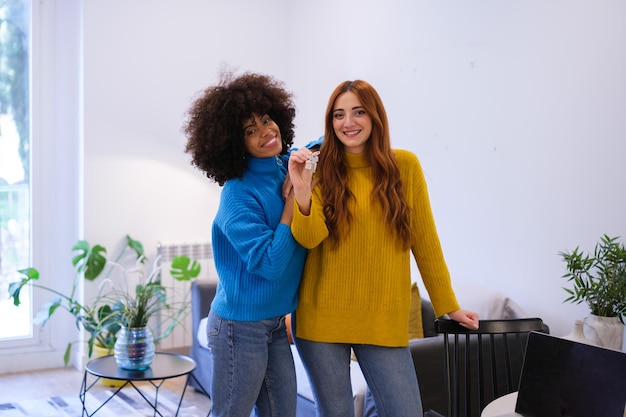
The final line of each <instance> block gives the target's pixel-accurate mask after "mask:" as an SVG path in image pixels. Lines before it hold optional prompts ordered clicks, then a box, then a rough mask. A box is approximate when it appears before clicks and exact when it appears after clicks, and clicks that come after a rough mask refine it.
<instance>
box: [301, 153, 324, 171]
mask: <svg viewBox="0 0 626 417" xmlns="http://www.w3.org/2000/svg"><path fill="white" fill-rule="evenodd" d="M319 154H320V153H319V152H313V153H312V154H311V155H310V156H309V159H308V160H307V161H306V164H305V166H304V167H305V168H306V169H310V170H312V171H313V172H315V170H316V169H317V161H318V160H319Z"/></svg>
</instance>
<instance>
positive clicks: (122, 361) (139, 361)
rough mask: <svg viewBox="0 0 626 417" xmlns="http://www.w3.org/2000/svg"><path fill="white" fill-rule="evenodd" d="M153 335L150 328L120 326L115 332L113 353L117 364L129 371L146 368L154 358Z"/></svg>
mask: <svg viewBox="0 0 626 417" xmlns="http://www.w3.org/2000/svg"><path fill="white" fill-rule="evenodd" d="M154 351H155V345H154V337H153V336H152V332H151V331H150V328H148V327H147V326H146V327H134V328H127V327H122V328H121V330H120V331H119V332H118V334H117V340H116V342H115V348H114V355H115V361H116V362H117V366H119V367H120V368H122V369H126V370H130V371H143V370H144V369H148V368H149V367H150V365H151V364H152V360H153V359H154Z"/></svg>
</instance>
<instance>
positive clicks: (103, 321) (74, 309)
mask: <svg viewBox="0 0 626 417" xmlns="http://www.w3.org/2000/svg"><path fill="white" fill-rule="evenodd" d="M129 250H130V251H131V252H133V253H134V255H133V256H134V258H135V266H134V268H132V269H130V270H125V269H124V267H123V266H122V265H120V264H119V263H118V261H120V260H121V259H122V257H123V256H124V255H125V254H126V252H127V251H129ZM72 252H73V254H74V257H73V259H72V265H73V266H74V268H75V274H74V279H73V281H72V287H71V290H70V292H69V293H67V294H66V293H63V292H61V291H60V290H57V289H55V288H52V287H47V286H44V285H41V284H38V281H37V280H38V279H39V271H38V270H37V269H35V268H32V267H31V268H26V269H23V270H20V271H18V272H19V273H20V274H21V275H22V279H21V280H20V281H18V282H14V283H11V284H10V285H9V295H10V297H11V298H13V304H14V305H15V306H19V305H20V303H21V302H20V292H21V291H22V288H24V287H25V286H27V285H30V286H31V287H33V288H38V289H42V290H44V291H48V292H51V293H53V294H54V295H55V296H56V298H55V299H53V300H52V301H50V302H48V303H46V304H44V305H43V306H42V307H41V309H40V310H39V311H38V312H37V313H36V314H35V317H34V320H33V321H34V323H35V324H38V325H41V326H44V325H45V324H46V323H47V321H48V320H49V319H50V317H52V315H53V314H54V313H55V311H57V310H58V309H61V310H66V311H67V312H69V313H70V314H71V315H72V316H74V318H75V323H76V326H77V327H78V329H83V330H85V331H86V332H87V333H88V335H89V337H88V339H87V345H88V353H87V355H88V357H89V358H91V356H92V354H93V351H94V347H96V346H97V347H101V348H104V349H105V350H107V351H112V350H114V347H115V343H116V341H117V336H118V334H119V332H120V330H121V328H122V327H123V325H124V323H125V321H124V314H123V312H124V309H123V307H124V305H125V302H124V301H126V300H129V299H130V297H131V291H135V292H136V291H137V290H136V289H132V290H131V288H130V286H129V283H128V279H127V278H128V275H129V274H130V273H138V274H144V272H143V267H142V266H141V265H143V264H144V263H145V261H146V257H145V255H144V249H143V245H142V244H141V242H139V241H137V240H134V239H132V238H131V237H130V236H128V235H127V236H126V245H125V246H124V247H123V249H122V251H121V252H120V253H119V254H118V256H117V257H116V259H115V261H110V260H108V259H107V257H106V249H105V248H104V247H103V246H101V245H94V246H93V247H91V246H90V245H89V243H87V242H86V241H84V240H80V241H78V242H77V243H76V244H75V245H74V246H73V247H72ZM157 264H158V260H157V262H155V266H154V267H153V268H152V271H151V273H150V274H151V275H150V276H151V277H152V278H151V280H152V282H151V285H150V286H149V288H150V289H149V290H147V291H145V290H144V291H142V292H141V294H144V295H145V294H147V293H149V294H150V295H154V296H156V297H157V299H158V301H157V302H154V303H153V304H151V309H150V310H149V313H150V316H153V315H154V314H157V313H161V312H163V319H164V320H166V321H167V320H169V322H167V326H166V328H165V331H163V332H162V333H160V334H159V335H158V337H157V338H156V339H157V340H160V339H162V338H165V337H167V336H168V335H169V334H170V333H171V332H172V330H173V329H174V328H175V327H176V325H177V324H178V323H179V321H180V320H181V319H182V318H184V317H185V315H186V314H187V311H188V309H187V307H188V306H189V303H190V301H189V294H186V295H185V296H184V298H183V301H181V302H177V303H176V305H173V304H172V303H169V302H168V301H167V297H166V293H167V290H168V289H167V288H165V287H163V286H162V285H161V283H160V267H158V266H157ZM107 267H108V273H107V275H106V278H105V280H104V281H103V282H101V283H100V285H99V287H98V293H97V295H96V296H95V297H94V298H92V299H90V300H89V301H87V302H81V301H80V299H79V297H78V294H77V293H76V292H77V289H78V287H79V284H80V281H81V280H82V279H84V280H86V281H94V280H96V278H98V277H100V276H101V275H102V273H103V272H104V270H105V269H106V268H107ZM116 270H117V271H119V272H121V275H122V277H123V285H124V287H123V288H117V287H116V286H115V284H114V283H113V280H112V279H110V276H111V274H112V273H113V272H114V271H116ZM170 273H171V274H172V277H173V278H174V279H176V280H179V281H188V280H191V279H193V278H196V277H197V276H198V275H199V273H200V264H199V263H198V262H197V261H195V260H193V261H192V260H190V259H189V257H187V256H177V257H175V258H174V259H173V260H172V263H171V269H170ZM140 286H141V285H138V286H137V288H139V287H140ZM140 291H141V290H140ZM135 292H132V294H135ZM148 318H149V317H148ZM72 345H73V342H69V343H68V345H67V347H66V349H65V352H64V356H63V360H64V364H65V365H66V366H67V364H68V363H69V360H70V354H71V349H72Z"/></svg>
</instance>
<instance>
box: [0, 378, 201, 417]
mask: <svg viewBox="0 0 626 417" xmlns="http://www.w3.org/2000/svg"><path fill="white" fill-rule="evenodd" d="M82 381H83V371H79V370H77V369H75V368H71V367H68V368H59V369H51V370H45V371H33V372H24V373H10V374H3V375H0V404H3V403H8V402H14V401H23V400H29V399H35V398H47V397H51V396H65V395H72V394H76V396H78V395H79V393H80V389H81V384H82ZM185 381H186V378H185V377H178V378H172V379H168V380H166V381H165V383H164V384H163V388H167V389H169V390H171V391H174V392H176V393H182V391H183V388H184V385H185ZM146 384H147V382H146ZM95 389H101V390H106V389H111V388H110V387H107V386H104V385H101V384H96V385H95V386H94V387H93V388H92V390H95ZM185 400H187V401H189V402H190V403H192V404H194V405H195V406H197V407H199V408H201V409H207V410H208V408H209V407H210V404H211V401H210V400H209V398H208V397H207V396H206V395H204V394H202V393H200V392H197V391H196V390H195V389H194V388H193V387H190V386H188V387H187V389H186V390H185Z"/></svg>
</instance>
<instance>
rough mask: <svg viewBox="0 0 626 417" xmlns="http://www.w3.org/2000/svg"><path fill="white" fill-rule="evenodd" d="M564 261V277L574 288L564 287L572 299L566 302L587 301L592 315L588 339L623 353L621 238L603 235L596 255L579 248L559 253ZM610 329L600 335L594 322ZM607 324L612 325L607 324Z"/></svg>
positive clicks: (625, 278) (625, 261)
mask: <svg viewBox="0 0 626 417" xmlns="http://www.w3.org/2000/svg"><path fill="white" fill-rule="evenodd" d="M559 255H560V256H561V258H562V259H563V261H565V264H566V268H567V273H566V274H565V275H563V278H566V279H567V281H568V282H571V283H572V288H564V289H565V291H566V292H567V293H568V294H569V296H568V297H567V298H566V299H565V300H564V302H571V303H576V304H580V303H583V302H585V303H586V304H587V305H588V306H589V308H590V310H591V316H590V317H589V318H588V319H586V320H585V324H586V326H585V329H586V330H587V331H586V336H587V337H588V338H589V339H591V340H592V341H593V342H594V343H596V344H598V345H600V346H604V347H610V348H613V349H617V350H621V346H622V340H623V335H624V317H625V316H626V248H625V247H624V244H623V243H620V242H619V237H610V236H608V235H606V234H605V235H603V236H602V237H601V239H600V241H599V242H598V243H597V244H596V246H595V248H594V251H593V254H591V253H584V252H582V251H581V250H580V249H579V247H576V249H574V250H573V251H571V252H559ZM596 322H600V323H603V324H602V325H601V328H606V327H609V328H611V329H613V330H611V331H610V332H609V333H607V334H606V335H604V334H600V333H598V332H601V330H599V327H598V326H596V325H595V324H594V323H596ZM607 323H610V325H608V324H607Z"/></svg>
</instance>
